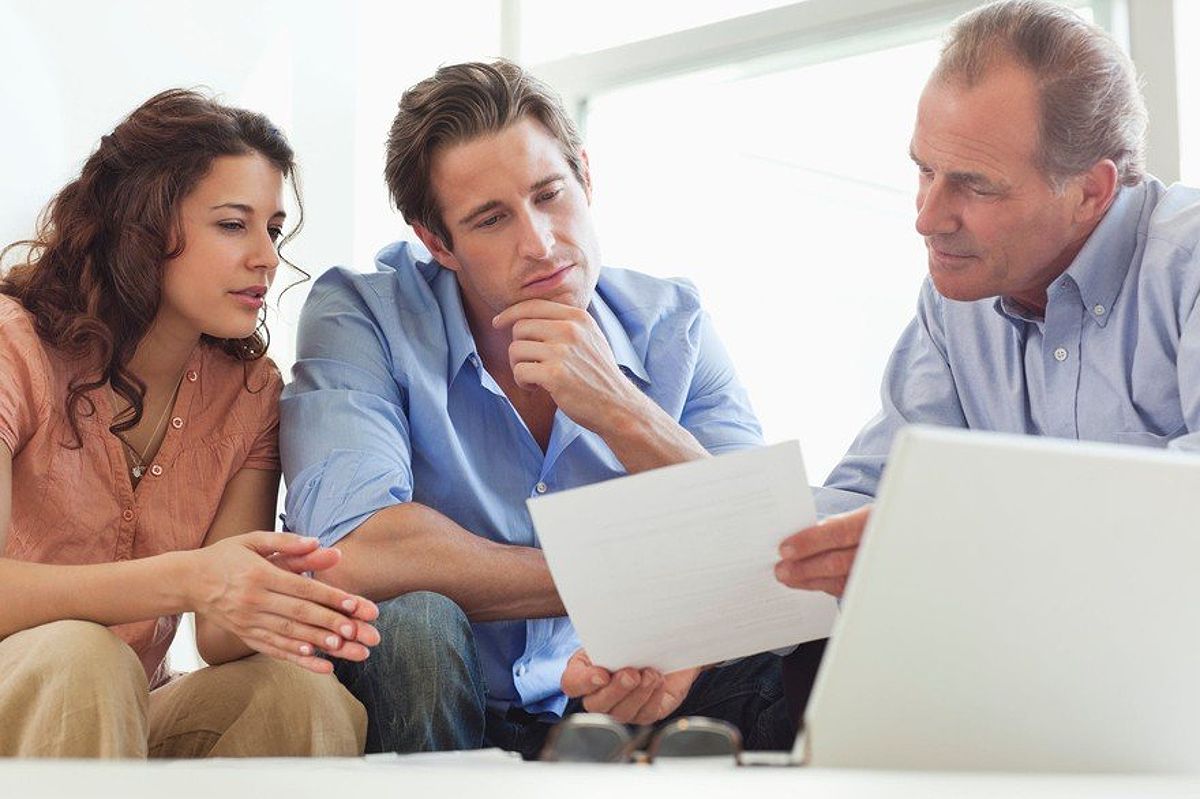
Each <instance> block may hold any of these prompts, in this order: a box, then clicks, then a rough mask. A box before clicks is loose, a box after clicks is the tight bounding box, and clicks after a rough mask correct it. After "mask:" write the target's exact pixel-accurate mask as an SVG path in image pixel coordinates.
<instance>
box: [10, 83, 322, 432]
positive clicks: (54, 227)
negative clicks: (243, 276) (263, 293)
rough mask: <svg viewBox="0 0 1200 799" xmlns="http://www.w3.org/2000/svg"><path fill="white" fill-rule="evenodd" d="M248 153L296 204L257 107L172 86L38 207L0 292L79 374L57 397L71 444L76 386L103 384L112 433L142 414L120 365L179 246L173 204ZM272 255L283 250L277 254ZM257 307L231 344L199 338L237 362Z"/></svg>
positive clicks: (263, 335)
mask: <svg viewBox="0 0 1200 799" xmlns="http://www.w3.org/2000/svg"><path fill="white" fill-rule="evenodd" d="M248 153H259V154H261V155H262V156H263V157H264V158H266V159H267V160H268V161H270V162H271V163H272V164H273V165H274V166H275V167H276V168H278V169H279V171H280V172H281V173H282V174H283V176H284V177H285V178H290V179H291V183H292V189H293V191H294V192H295V198H296V202H297V204H298V205H300V207H301V212H300V221H299V222H298V223H297V225H296V227H294V228H293V229H292V230H291V232H289V233H288V234H287V235H286V236H285V237H284V238H283V239H282V240H281V241H280V242H279V246H282V245H283V244H286V243H287V242H288V241H290V240H291V239H292V238H293V237H294V236H295V235H296V233H297V232H299V229H300V226H301V224H303V206H302V204H301V203H300V192H299V187H298V185H297V176H296V164H295V156H294V153H293V152H292V148H291V146H290V145H289V144H288V142H287V139H285V138H284V135H283V133H282V132H280V130H279V129H278V128H276V127H275V126H274V125H273V124H271V121H270V120H268V119H267V118H266V117H265V116H263V115H262V114H258V113H255V112H252V111H246V110H244V109H240V108H230V107H228V106H225V105H222V104H220V103H218V102H217V101H216V100H214V99H212V98H210V97H207V96H205V95H203V94H201V93H199V92H195V91H190V90H184V89H171V90H168V91H165V92H162V93H160V94H157V95H155V96H154V97H151V98H150V99H149V100H147V101H146V102H145V103H144V104H142V105H141V106H140V107H139V108H138V109H137V110H135V111H134V112H133V113H131V114H130V115H129V116H128V117H126V118H125V119H124V120H123V121H122V122H121V123H120V124H119V125H117V127H116V129H115V130H114V131H113V132H112V133H110V134H109V135H107V136H104V137H102V138H101V139H100V145H99V146H98V147H97V148H96V150H95V151H94V152H93V153H92V154H91V156H90V157H89V158H88V159H87V161H86V162H85V163H84V165H83V170H82V171H81V173H80V175H79V177H78V178H76V179H75V180H73V181H71V182H70V183H68V184H67V185H66V186H65V187H63V189H62V190H61V191H60V192H59V193H58V194H57V195H56V196H55V197H54V199H52V200H51V201H50V203H49V205H48V206H47V207H46V209H45V211H43V212H42V214H41V216H40V218H39V221H38V226H37V232H36V234H35V236H34V238H33V239H31V240H27V241H19V242H15V243H14V244H10V245H9V246H8V247H6V248H4V250H3V251H0V260H2V259H3V257H4V256H5V255H7V254H8V253H9V251H10V250H13V249H14V248H20V247H25V248H27V252H26V255H25V257H24V259H23V261H22V262H21V263H19V264H18V265H16V266H14V267H13V268H12V269H11V270H9V271H8V273H7V274H6V275H5V276H4V277H3V279H0V294H6V295H8V296H10V297H13V298H14V299H16V300H17V301H18V302H20V303H21V305H22V306H24V308H25V309H26V310H27V311H28V312H29V313H30V314H31V315H32V316H33V319H34V325H35V327H36V329H37V333H38V335H39V336H40V337H41V338H42V340H43V341H45V342H46V343H47V344H48V345H50V346H51V347H53V348H55V349H56V350H58V351H60V352H61V353H62V354H64V355H65V356H67V357H68V358H71V359H72V360H77V361H78V363H79V369H78V371H77V373H76V376H74V377H73V378H72V380H71V383H70V386H69V388H68V393H67V398H66V412H67V418H68V420H69V421H70V424H71V429H72V431H73V433H74V435H75V446H78V445H79V442H80V440H81V439H80V434H79V418H80V416H81V415H82V416H91V415H92V414H94V413H95V410H96V409H95V405H94V403H93V402H92V401H91V399H90V398H89V397H88V396H87V392H89V391H91V390H93V389H96V388H99V387H101V386H103V385H105V383H110V384H111V385H112V389H113V391H114V392H115V393H116V394H119V395H120V396H121V397H123V398H124V399H125V400H126V401H127V402H128V403H129V405H130V407H131V408H132V411H133V412H132V414H122V417H121V419H120V421H119V423H116V424H114V425H113V427H112V430H113V432H115V433H120V432H124V431H126V430H129V429H131V428H133V427H135V426H136V425H137V424H138V422H139V421H140V420H141V418H142V411H143V400H144V397H145V391H146V386H145V383H143V382H142V381H141V380H140V379H139V378H138V377H137V376H136V375H134V374H133V373H132V372H130V371H128V369H127V368H126V365H127V364H128V363H129V361H130V359H131V358H132V357H133V355H134V353H135V352H136V350H137V346H138V344H139V343H140V342H141V340H142V338H143V337H145V335H146V333H147V331H148V330H149V329H150V325H151V323H152V322H153V320H154V318H155V315H156V314H157V313H158V308H159V302H160V296H161V294H160V289H161V284H162V270H163V265H164V263H165V262H166V261H168V260H169V259H171V258H174V257H176V256H178V255H179V254H180V253H182V252H183V248H184V246H185V244H186V243H185V241H184V237H183V227H182V223H181V221H180V218H179V204H180V201H182V200H183V198H184V197H186V196H187V195H188V194H189V193H190V192H191V191H192V189H194V188H195V187H196V184H197V183H198V182H199V181H200V180H201V179H202V178H203V177H204V176H205V175H206V174H207V173H208V171H209V170H210V169H211V167H212V163H213V160H214V159H216V158H218V157H220V156H227V155H245V154H248ZM281 257H282V256H281ZM265 314H266V308H265V306H264V308H263V316H262V317H261V318H260V320H259V325H258V327H257V329H256V330H255V331H254V333H252V334H251V335H250V336H248V337H246V338H242V339H215V338H211V337H208V336H205V337H204V341H205V342H206V343H208V344H210V345H213V346H216V347H217V348H219V349H220V350H222V351H223V352H225V353H226V354H228V355H229V356H231V357H233V358H235V359H237V360H240V361H253V360H256V359H258V358H261V357H262V356H263V355H264V354H265V353H266V350H267V343H268V342H269V340H270V335H269V333H268V331H267V327H266V321H265V318H266V317H265Z"/></svg>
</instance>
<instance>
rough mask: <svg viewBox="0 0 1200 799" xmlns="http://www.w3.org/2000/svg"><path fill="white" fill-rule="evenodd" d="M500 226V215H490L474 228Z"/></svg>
mask: <svg viewBox="0 0 1200 799" xmlns="http://www.w3.org/2000/svg"><path fill="white" fill-rule="evenodd" d="M498 224H500V214H492V215H491V216H489V217H488V218H487V219H482V220H480V222H479V224H477V225H476V226H475V227H495V226H496V225H498Z"/></svg>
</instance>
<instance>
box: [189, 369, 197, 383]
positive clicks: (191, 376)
mask: <svg viewBox="0 0 1200 799" xmlns="http://www.w3.org/2000/svg"><path fill="white" fill-rule="evenodd" d="M198 377H200V375H199V374H197V372H196V370H195V369H192V370H190V371H188V373H187V379H188V382H189V383H195V382H196V378H198Z"/></svg>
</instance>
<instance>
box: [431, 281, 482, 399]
mask: <svg viewBox="0 0 1200 799" xmlns="http://www.w3.org/2000/svg"><path fill="white" fill-rule="evenodd" d="M435 264H436V262H435ZM437 270H438V271H437V274H436V275H433V279H432V280H431V281H430V284H429V285H430V288H432V289H433V294H434V296H435V297H436V298H437V304H438V307H439V308H441V309H442V320H443V322H444V324H445V326H446V344H447V347H448V349H449V360H448V362H447V364H446V365H447V367H448V368H449V374H448V377H449V379H450V380H453V379H454V376H455V375H457V374H458V371H459V370H460V369H462V367H463V364H464V363H466V362H467V361H470V362H471V364H472V365H473V366H478V365H479V353H478V351H477V350H476V348H475V336H473V335H472V334H471V326H470V325H469V324H467V312H466V309H465V308H463V304H462V294H460V293H459V290H458V278H457V277H456V276H455V274H454V273H453V272H452V271H450V270H449V269H446V268H445V267H443V266H440V265H437Z"/></svg>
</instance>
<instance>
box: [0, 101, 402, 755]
mask: <svg viewBox="0 0 1200 799" xmlns="http://www.w3.org/2000/svg"><path fill="white" fill-rule="evenodd" d="M294 169H295V165H294V161H293V154H292V150H291V148H290V147H289V146H288V144H287V142H286V140H285V139H284V138H283V136H282V134H281V133H280V132H279V131H278V130H277V129H276V128H274V127H273V126H272V125H271V123H270V122H269V121H268V120H267V119H266V118H265V117H263V116H262V115H260V114H255V113H251V112H248V111H244V110H240V109H235V108H227V107H224V106H222V105H219V104H218V103H216V102H214V101H212V100H210V99H207V98H205V97H203V96H202V95H199V94H196V93H194V92H188V91H178V90H176V91H167V92H164V93H162V94H159V95H158V96H156V97H153V98H151V99H150V100H149V101H147V102H146V103H145V104H144V105H142V106H141V107H140V108H138V109H137V110H136V111H134V112H133V113H132V114H131V115H130V116H129V117H128V118H127V119H125V120H124V121H123V122H122V123H121V124H120V125H118V126H117V128H116V130H114V131H113V132H112V134H110V135H108V136H105V137H103V139H102V140H101V143H100V146H99V147H98V148H97V149H96V151H95V152H94V153H93V154H92V155H91V157H90V158H88V160H87V162H86V163H85V164H84V167H83V171H82V173H81V174H80V176H79V178H78V179H76V180H74V181H72V182H71V183H70V184H68V185H67V186H66V187H65V188H64V189H63V190H62V191H61V192H60V193H59V194H58V195H57V196H56V197H55V198H54V200H53V201H52V202H51V204H50V206H49V208H48V209H47V211H46V213H45V215H44V217H43V220H42V223H41V225H40V229H39V232H38V235H37V237H36V239H35V240H34V241H31V242H23V243H22V244H25V245H26V246H27V247H28V255H27V257H26V258H25V259H24V261H23V263H20V264H19V265H17V266H15V267H14V268H12V269H11V270H10V271H8V272H7V274H5V275H4V276H3V278H2V279H0V549H2V550H3V558H0V754H4V755H18V756H67V757H104V756H113V757H145V756H147V755H150V756H161V757H191V756H204V755H214V756H215V755H222V756H237V755H310V754H312V755H333V754H343V755H353V754H358V753H360V752H361V750H362V746H363V736H364V734H365V724H366V719H365V714H364V712H363V710H362V707H361V706H360V705H358V703H357V702H355V700H354V699H353V698H352V697H350V695H349V694H348V693H347V692H346V691H345V690H344V689H343V688H341V686H340V685H339V684H338V683H337V682H336V680H334V678H333V677H332V676H331V675H330V674H329V672H330V671H331V666H330V663H329V661H328V660H325V659H324V658H323V657H321V656H320V651H322V650H323V651H324V652H326V653H328V654H329V655H332V656H336V657H342V658H347V659H350V660H362V659H364V658H366V657H367V654H368V649H367V647H369V646H371V645H374V644H375V643H378V640H379V635H378V633H377V632H376V631H375V630H374V628H373V627H372V626H371V625H370V624H368V623H367V622H369V621H370V620H371V619H373V618H375V615H376V613H377V610H376V608H375V606H374V605H372V604H371V603H370V602H369V601H367V600H365V599H363V598H362V597H358V596H353V595H350V594H347V593H345V592H343V591H340V590H337V589H334V588H332V587H330V586H327V585H324V584H323V583H320V582H317V581H314V580H311V579H308V578H306V577H305V576H303V575H302V574H301V573H302V572H305V571H320V570H322V569H326V568H329V567H330V566H332V565H333V564H334V563H336V562H337V559H338V557H339V555H338V553H337V551H336V550H327V549H322V548H320V547H319V546H318V545H317V542H316V541H315V540H313V539H307V538H301V537H299V536H293V535H288V534H284V533H276V532H269V531H270V530H271V529H272V527H273V516H274V511H275V503H276V493H277V491H278V485H279V456H278V449H277V441H276V439H277V431H278V417H277V410H276V403H277V399H278V396H279V391H280V387H281V381H280V377H279V373H278V371H277V370H276V368H275V367H274V365H273V364H272V363H271V362H270V361H269V360H268V359H267V358H265V357H263V355H264V353H265V351H266V343H267V336H266V330H265V327H264V326H263V324H262V322H261V321H260V318H261V317H260V314H261V312H262V309H263V297H264V295H265V293H266V291H267V288H268V287H269V286H270V283H271V280H272V279H273V277H274V275H275V269H276V267H277V266H278V263H279V257H278V254H277V247H278V245H279V244H281V243H282V242H283V241H285V240H286V239H285V238H283V237H282V236H281V233H282V230H283V224H284V216H285V214H284V211H283V182H284V180H285V179H286V178H294ZM296 199H297V201H299V196H298V194H297V197H296ZM293 233H294V231H293ZM11 250H12V248H11V247H10V248H9V250H6V252H9V251H11ZM184 611H195V612H196V625H197V630H196V640H197V645H198V647H199V650H200V653H201V655H202V656H203V657H204V659H205V660H206V661H207V662H208V663H210V664H214V665H213V666H210V667H209V668H204V669H200V670H199V671H196V672H193V673H192V674H189V675H186V676H183V677H179V678H176V679H173V680H172V679H170V676H171V675H170V674H169V673H168V671H167V669H166V664H165V655H166V651H167V648H168V646H169V645H170V642H171V638H172V637H173V635H174V632H175V628H176V624H177V621H178V618H179V614H180V613H182V612H184ZM256 653H257V654H256ZM216 664H222V665H216Z"/></svg>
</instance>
